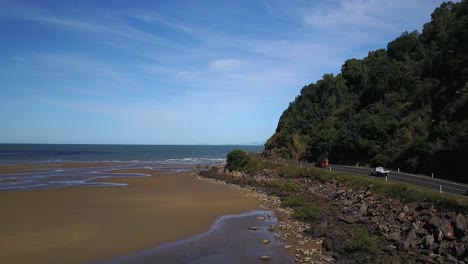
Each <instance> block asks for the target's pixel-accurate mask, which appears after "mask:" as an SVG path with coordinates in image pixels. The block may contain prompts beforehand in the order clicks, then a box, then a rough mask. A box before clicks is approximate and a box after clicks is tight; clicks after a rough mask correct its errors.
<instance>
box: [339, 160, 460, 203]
mask: <svg viewBox="0 0 468 264" xmlns="http://www.w3.org/2000/svg"><path fill="white" fill-rule="evenodd" d="M331 168H332V171H333V170H336V171H342V172H346V173H352V174H359V175H369V174H370V169H368V168H362V167H351V166H340V165H333V164H332V165H331ZM369 177H375V176H369ZM379 178H382V179H385V177H379ZM387 179H388V180H389V181H394V182H401V183H406V184H411V185H416V186H419V187H424V188H427V189H432V190H436V191H440V188H441V187H442V192H446V193H452V194H458V195H464V194H465V192H466V191H467V190H468V186H467V185H465V184H460V183H455V182H450V181H445V180H439V179H436V178H431V177H428V176H423V175H415V174H409V173H401V172H396V171H391V172H390V175H389V176H388V177H387Z"/></svg>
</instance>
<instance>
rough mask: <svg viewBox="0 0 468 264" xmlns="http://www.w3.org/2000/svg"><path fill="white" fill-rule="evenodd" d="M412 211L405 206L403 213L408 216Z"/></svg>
mask: <svg viewBox="0 0 468 264" xmlns="http://www.w3.org/2000/svg"><path fill="white" fill-rule="evenodd" d="M409 211H410V209H409V207H408V206H407V205H405V206H403V213H405V214H407V213H409Z"/></svg>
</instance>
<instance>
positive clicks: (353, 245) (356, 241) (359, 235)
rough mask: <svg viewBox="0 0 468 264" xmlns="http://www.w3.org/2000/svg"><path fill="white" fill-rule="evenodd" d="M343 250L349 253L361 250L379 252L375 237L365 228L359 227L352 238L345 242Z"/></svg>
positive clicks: (372, 252)
mask: <svg viewBox="0 0 468 264" xmlns="http://www.w3.org/2000/svg"><path fill="white" fill-rule="evenodd" d="M345 250H346V251H348V252H351V253H354V252H363V253H371V254H376V253H378V252H379V247H378V245H377V242H376V239H375V237H373V236H372V235H371V234H370V233H369V231H368V230H367V229H365V228H359V229H357V230H356V231H355V232H354V233H353V236H352V238H351V239H350V240H349V241H348V243H347V244H346V247H345Z"/></svg>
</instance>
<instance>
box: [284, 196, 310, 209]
mask: <svg viewBox="0 0 468 264" xmlns="http://www.w3.org/2000/svg"><path fill="white" fill-rule="evenodd" d="M305 204H306V202H305V201H304V199H303V198H302V197H300V196H288V197H286V199H284V201H283V206H286V207H298V206H304V205H305Z"/></svg>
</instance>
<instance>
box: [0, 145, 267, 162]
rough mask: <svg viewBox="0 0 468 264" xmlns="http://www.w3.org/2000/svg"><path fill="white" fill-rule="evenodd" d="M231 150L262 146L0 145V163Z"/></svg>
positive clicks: (166, 158) (137, 158) (199, 156)
mask: <svg viewBox="0 0 468 264" xmlns="http://www.w3.org/2000/svg"><path fill="white" fill-rule="evenodd" d="M234 149H242V150H245V151H248V152H261V151H263V146H241V145H75V144H0V164H18V163H57V162H129V161H130V162H167V163H177V162H181V163H204V162H205V161H219V160H224V159H225V158H226V155H227V154H228V153H229V152H230V151H231V150H234Z"/></svg>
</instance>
